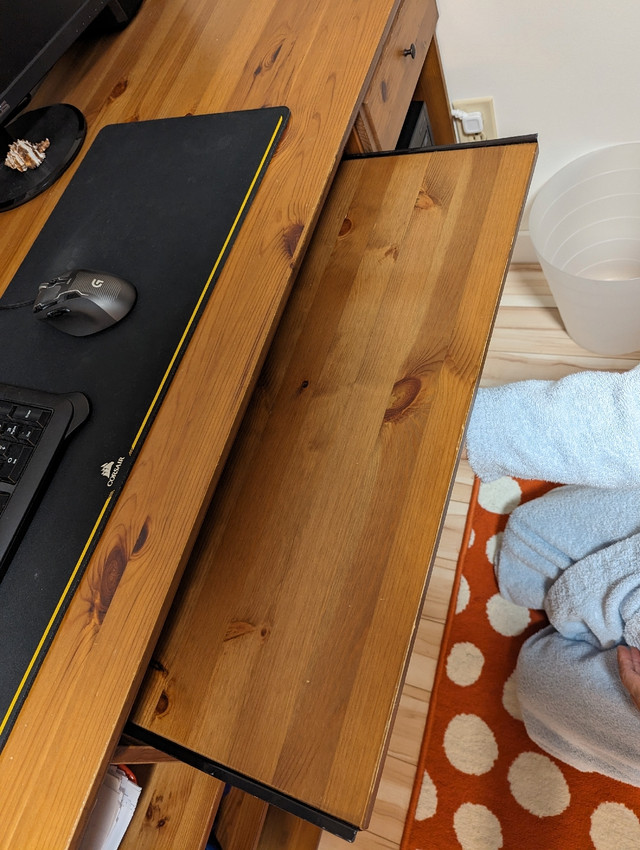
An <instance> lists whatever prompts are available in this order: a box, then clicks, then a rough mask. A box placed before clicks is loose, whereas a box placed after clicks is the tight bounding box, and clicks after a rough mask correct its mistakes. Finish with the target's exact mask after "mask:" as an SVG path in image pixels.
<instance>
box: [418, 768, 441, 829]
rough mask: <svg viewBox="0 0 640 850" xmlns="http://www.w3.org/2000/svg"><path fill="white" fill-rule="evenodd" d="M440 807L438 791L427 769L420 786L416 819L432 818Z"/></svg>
mask: <svg viewBox="0 0 640 850" xmlns="http://www.w3.org/2000/svg"><path fill="white" fill-rule="evenodd" d="M437 808H438V791H437V789H436V786H435V785H434V784H433V780H432V779H431V777H430V776H429V774H428V773H427V771H426V770H425V772H424V775H423V777H422V785H421V786H420V795H419V797H418V803H417V805H416V820H426V819H427V818H432V817H433V816H434V815H435V813H436V809H437Z"/></svg>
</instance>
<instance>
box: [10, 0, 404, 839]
mask: <svg viewBox="0 0 640 850" xmlns="http://www.w3.org/2000/svg"><path fill="white" fill-rule="evenodd" d="M397 5H398V0H375V2H371V0H353V2H349V3H344V2H342V0H324V2H322V3H319V2H317V0H264V2H260V3H255V2H252V0H216V1H215V2H211V0H146V2H145V3H144V5H143V7H142V9H141V11H140V13H139V14H138V16H137V17H136V19H135V20H134V21H133V23H132V24H131V25H130V26H129V27H128V29H127V30H125V31H124V32H122V33H119V34H115V35H112V36H109V37H106V38H103V39H100V40H98V41H92V40H88V41H84V42H83V43H82V44H78V45H76V46H75V47H74V48H73V49H72V50H71V51H70V52H69V54H67V56H66V57H65V58H64V59H63V60H62V61H61V62H60V63H58V66H57V67H56V68H55V69H54V71H53V72H52V73H51V74H50V75H49V76H48V77H47V79H46V80H45V82H44V84H43V85H42V87H41V89H40V91H39V93H38V96H37V98H36V101H35V103H34V105H41V104H45V103H49V102H55V101H68V102H71V103H73V104H75V105H76V106H78V107H79V108H81V109H82V110H83V112H84V113H85V115H86V118H87V121H88V124H89V136H88V142H87V144H88V143H90V142H91V140H92V139H93V138H94V137H95V135H96V133H97V132H98V130H99V129H100V128H101V127H102V126H104V125H105V124H108V123H113V122H119V121H135V120H144V119H151V118H159V117H168V116H175V115H184V114H186V113H204V112H215V111H222V110H232V109H242V108H256V107H262V106H264V105H272V104H283V105H286V106H288V107H289V108H290V110H291V113H292V117H291V121H290V123H289V126H288V128H287V131H286V134H285V136H284V138H283V139H282V141H281V143H280V146H279V149H278V151H277V153H276V156H275V158H274V160H273V161H272V163H271V165H270V167H269V170H268V172H267V174H266V177H265V179H264V182H263V184H262V185H261V187H260V190H259V192H258V195H257V197H256V199H255V201H254V203H253V205H252V208H251V210H250V212H249V215H248V217H247V219H246V221H245V224H244V226H243V228H242V230H241V232H240V234H239V236H238V239H237V242H236V244H235V246H234V248H233V251H232V252H231V256H230V257H229V260H228V261H227V263H226V266H225V268H224V270H223V272H222V275H221V277H220V280H219V282H218V284H217V286H216V289H215V292H214V293H213V296H212V298H211V300H210V302H209V305H208V307H207V310H206V312H205V314H204V316H203V318H202V320H201V322H200V324H199V326H198V328H197V330H196V333H195V335H194V337H193V340H192V342H191V344H190V346H189V349H188V351H187V353H186V355H185V357H184V359H183V361H182V363H181V365H180V368H179V370H178V374H177V376H176V378H175V380H174V382H173V384H172V386H171V388H170V390H169V393H168V395H167V398H166V400H165V402H164V404H163V406H162V409H161V410H160V412H159V414H158V416H157V418H156V421H155V423H154V425H153V428H152V430H151V433H150V435H149V437H148V438H147V441H146V444H145V446H144V448H143V450H142V453H141V455H140V458H139V460H138V462H137V463H136V466H135V468H134V470H133V472H132V474H131V476H130V478H129V480H128V482H127V485H126V488H125V490H124V492H123V494H122V495H121V497H120V499H119V501H118V504H117V505H116V508H115V510H114V512H113V515H112V517H111V519H110V521H109V524H108V527H107V529H106V532H105V533H104V535H103V537H102V538H101V540H100V543H99V545H98V548H97V550H96V552H95V555H94V557H93V558H92V561H91V564H90V566H89V568H88V570H87V573H86V575H85V578H84V580H83V582H82V584H81V586H80V588H79V589H78V591H77V593H76V595H75V597H74V600H73V602H72V604H71V606H70V608H69V610H68V612H67V614H66V617H65V619H64V622H63V624H62V626H61V628H60V630H59V632H58V634H57V636H56V639H55V641H54V643H53V645H52V647H51V649H50V651H49V653H48V655H47V658H46V660H45V662H44V665H43V667H42V669H41V672H40V674H39V675H38V678H37V680H36V682H35V684H34V686H33V688H32V690H31V692H30V694H29V697H28V699H27V701H26V703H25V705H24V708H23V709H22V711H21V713H20V716H19V718H18V721H17V723H16V726H15V727H14V729H13V731H12V733H11V736H10V738H9V741H8V743H7V745H6V746H5V748H4V750H3V751H2V753H1V754H0V823H1V824H2V827H1V828H0V847H2V848H11V850H15V848H17V847H20V848H26V849H27V850H29V849H30V848H37V850H42V848H49V847H50V848H55V850H62V848H65V847H68V846H73V845H74V843H76V842H77V839H78V835H79V830H80V827H81V826H82V824H83V822H84V819H85V818H86V815H87V812H88V808H89V804H90V802H91V801H92V799H93V797H94V794H95V790H96V787H97V783H98V782H99V781H100V779H101V776H102V774H103V771H104V769H105V765H106V763H107V761H108V759H109V755H110V753H111V751H112V749H113V747H114V745H115V743H116V741H117V739H118V735H119V732H120V729H121V728H122V725H123V723H124V721H125V719H126V717H127V715H128V713H129V710H130V708H131V704H132V701H133V699H134V696H135V694H136V691H137V689H138V686H139V684H140V681H141V678H142V675H143V672H144V669H145V666H146V664H147V662H148V660H149V656H150V652H151V648H152V647H153V645H154V643H155V640H156V639H157V637H158V634H159V631H160V628H161V625H162V623H163V620H164V617H165V615H166V613H167V611H168V608H169V605H170V602H171V599H172V597H173V595H174V593H175V590H176V588H177V586H178V583H179V580H180V577H181V573H182V570H183V568H184V564H185V563H186V561H187V558H188V554H189V551H190V549H191V546H192V545H193V541H194V539H195V537H196V533H197V530H198V528H199V525H200V522H201V520H202V516H203V514H204V509H205V508H206V506H207V504H208V502H209V500H210V497H211V494H212V492H213V490H214V488H215V484H216V481H217V478H218V476H219V473H220V470H221V467H222V465H223V462H224V459H225V457H226V455H227V452H228V449H229V446H230V444H231V442H232V438H233V435H234V433H235V431H236V428H237V424H238V422H239V420H240V418H241V415H242V413H243V410H244V406H245V404H246V399H247V395H248V393H249V391H250V389H251V388H252V386H253V384H254V381H255V377H256V374H257V372H258V370H259V367H260V365H261V363H262V360H263V357H264V352H265V349H266V347H267V345H268V343H269V341H270V339H271V337H272V334H273V331H274V328H275V326H276V324H277V321H278V319H279V316H280V314H281V310H282V307H283V304H284V302H285V300H286V296H287V295H288V292H289V289H290V286H291V283H292V280H293V277H294V275H295V272H296V270H297V268H298V266H299V264H300V261H301V259H302V256H303V254H304V252H305V249H306V247H307V244H308V241H309V237H310V235H311V232H312V230H313V227H314V225H315V222H316V220H317V217H318V214H319V211H320V209H321V206H322V203H323V201H324V198H325V195H326V192H327V190H328V187H329V185H330V182H331V179H332V177H333V175H334V172H335V169H336V167H337V164H338V161H339V159H340V154H341V151H342V148H343V145H344V142H345V140H346V138H347V135H348V132H349V130H350V127H351V125H352V123H353V120H354V117H355V113H356V110H357V106H358V104H359V102H360V101H361V99H362V97H363V94H364V91H365V89H366V85H367V82H368V79H369V77H370V75H371V73H372V70H373V65H374V63H375V60H376V58H377V56H378V55H379V52H380V50H381V42H382V39H383V38H384V36H385V34H386V32H387V31H388V30H389V28H390V26H391V21H392V18H393V14H394V13H395V10H396V7H397ZM73 170H74V167H72V168H71V169H70V171H69V172H68V173H67V174H66V175H65V176H64V178H63V179H62V180H60V181H59V182H58V183H57V184H56V185H55V186H54V187H52V188H51V189H50V190H49V191H48V192H46V193H45V194H44V195H42V196H40V197H39V198H37V199H35V200H34V201H31V202H30V203H29V204H27V205H25V206H24V207H21V208H19V209H17V210H15V211H12V212H9V213H3V214H2V218H1V229H0V249H1V251H2V257H3V269H2V276H1V278H0V291H2V290H3V289H4V288H5V287H6V285H7V284H8V283H9V281H10V280H11V278H12V276H13V274H14V273H15V271H16V269H17V268H18V266H19V264H20V263H21V261H22V259H23V258H24V256H25V255H26V253H27V251H28V250H29V247H30V245H31V243H32V241H33V239H34V238H35V236H36V234H37V232H38V231H39V229H40V227H41V226H42V224H43V223H44V222H45V221H46V219H47V216H48V215H49V214H50V212H51V210H52V209H53V206H54V205H55V202H56V200H57V198H58V197H59V196H60V194H61V192H62V191H63V190H64V187H65V186H66V184H67V182H68V179H69V177H70V176H71V174H72V173H73ZM244 279H251V280H252V281H254V282H255V285H254V286H252V287H251V288H250V289H248V288H244V287H242V286H241V285H240V284H241V282H242V281H243V280H244ZM37 283H39V282H37V281H34V287H35V286H36V285H37ZM34 356H37V353H36V352H34ZM0 362H1V357H0ZM178 419H179V420H180V421H181V423H183V424H182V427H181V430H180V432H179V433H176V431H175V429H174V427H173V426H174V423H175V421H177V420H178ZM168 458H171V463H168V462H167V459H168ZM114 553H115V554H118V557H117V558H116V560H115V561H114V560H113V559H111V564H110V558H111V556H112V554H114ZM113 563H117V564H118V569H117V570H116V573H115V574H113V571H111V573H110V572H109V567H110V566H111V567H113Z"/></svg>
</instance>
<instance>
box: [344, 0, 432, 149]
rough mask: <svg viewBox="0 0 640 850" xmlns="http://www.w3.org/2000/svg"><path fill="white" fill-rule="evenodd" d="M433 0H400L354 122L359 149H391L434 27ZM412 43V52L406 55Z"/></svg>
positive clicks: (395, 140)
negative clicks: (359, 120) (359, 112)
mask: <svg viewBox="0 0 640 850" xmlns="http://www.w3.org/2000/svg"><path fill="white" fill-rule="evenodd" d="M437 19H438V10H437V7H436V4H435V2H434V0H403V2H402V4H401V5H400V8H399V9H398V13H397V15H396V18H395V20H394V22H393V26H392V28H391V32H390V33H389V36H388V38H387V40H386V42H385V45H384V49H383V51H382V55H381V57H380V59H379V61H378V64H377V65H376V69H375V71H374V73H373V77H372V80H371V83H370V85H369V88H368V90H367V93H366V95H365V97H364V101H363V104H362V110H361V115H362V119H363V122H365V123H362V124H358V123H357V124H356V131H358V134H359V138H360V143H361V146H362V150H364V151H385V150H393V149H394V148H395V146H396V144H397V142H398V137H399V136H400V131H401V130H402V125H403V123H404V119H405V116H406V114H407V109H408V108H409V103H410V102H411V95H412V93H413V91H414V89H415V88H416V85H417V82H418V79H419V77H420V74H421V71H422V68H423V66H424V64H425V60H426V58H427V51H428V50H429V47H430V45H431V40H432V39H433V35H434V33H435V29H436V21H437ZM411 47H413V49H414V52H415V56H413V57H412V56H411V55H405V51H407V50H410V49H411Z"/></svg>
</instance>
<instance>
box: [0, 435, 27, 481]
mask: <svg viewBox="0 0 640 850" xmlns="http://www.w3.org/2000/svg"><path fill="white" fill-rule="evenodd" d="M32 451H33V449H31V448H29V447H28V446H21V445H19V444H18V443H16V444H15V445H14V446H12V447H11V449H10V450H9V451H8V452H7V453H6V455H5V461H4V464H3V465H2V469H0V478H2V480H3V481H8V482H9V483H10V484H17V483H18V479H19V478H20V476H21V474H22V470H23V469H24V468H25V466H26V465H27V462H28V460H29V458H30V457H31V452H32Z"/></svg>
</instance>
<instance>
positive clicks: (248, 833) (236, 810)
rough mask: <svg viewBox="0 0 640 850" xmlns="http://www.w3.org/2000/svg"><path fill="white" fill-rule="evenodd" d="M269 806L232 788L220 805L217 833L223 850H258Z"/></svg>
mask: <svg viewBox="0 0 640 850" xmlns="http://www.w3.org/2000/svg"><path fill="white" fill-rule="evenodd" d="M268 808H269V806H268V804H267V803H264V802H263V801H262V800H258V799H257V798H256V797H252V796H250V795H249V794H245V793H244V792H243V791H239V790H238V789H237V788H230V789H229V790H228V792H227V794H226V795H225V798H224V800H223V801H222V804H221V806H220V810H219V812H218V816H217V819H216V829H215V835H216V838H217V839H218V841H219V843H220V846H221V847H222V848H223V850H256V848H257V845H258V839H259V837H260V834H261V833H262V829H263V826H264V821H265V818H266V816H267V810H268Z"/></svg>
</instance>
